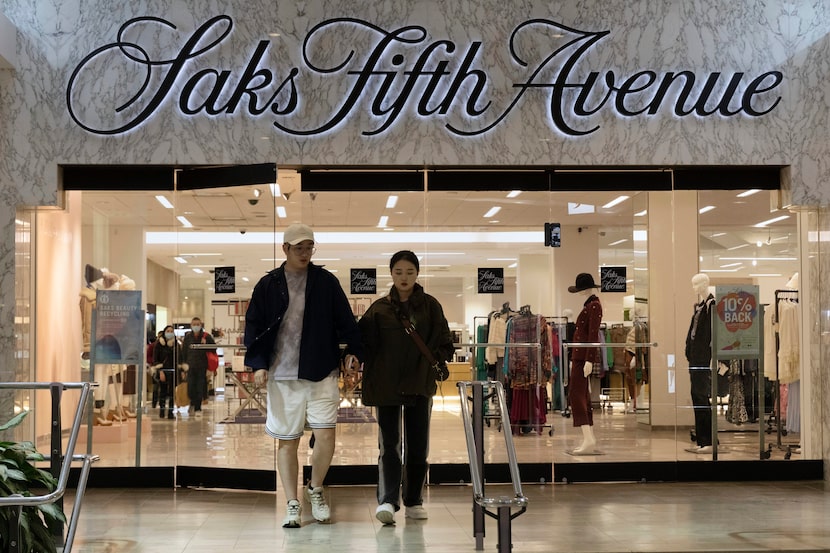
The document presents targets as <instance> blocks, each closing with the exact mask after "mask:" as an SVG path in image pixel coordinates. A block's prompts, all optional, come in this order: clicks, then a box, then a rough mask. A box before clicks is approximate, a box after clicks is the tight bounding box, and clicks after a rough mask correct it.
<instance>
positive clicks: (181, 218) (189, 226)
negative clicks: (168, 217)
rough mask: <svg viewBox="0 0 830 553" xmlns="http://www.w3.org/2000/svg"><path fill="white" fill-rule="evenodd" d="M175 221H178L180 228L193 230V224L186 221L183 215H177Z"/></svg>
mask: <svg viewBox="0 0 830 553" xmlns="http://www.w3.org/2000/svg"><path fill="white" fill-rule="evenodd" d="M176 219H178V220H179V222H180V223H181V224H182V226H183V227H185V228H193V223H191V222H190V221H188V220H187V217H185V216H184V215H179V216H178V217H176Z"/></svg>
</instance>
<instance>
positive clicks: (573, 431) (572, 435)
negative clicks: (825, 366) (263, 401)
mask: <svg viewBox="0 0 830 553" xmlns="http://www.w3.org/2000/svg"><path fill="white" fill-rule="evenodd" d="M454 393H455V391H454V389H453V390H452V391H450V390H446V391H445V396H443V397H441V396H436V399H435V403H434V409H433V419H432V427H431V429H430V444H431V445H430V462H431V463H433V464H435V463H467V462H468V457H467V451H466V448H465V442H464V431H463V426H462V423H461V409H460V400H459V399H458V396H456V395H454ZM233 395H234V392H233V391H231V390H229V392H228V394H227V395H225V394H224V393H220V394H219V395H217V396H215V397H212V398H211V400H210V401H209V402H208V403H207V404H206V406H205V412H204V416H203V417H201V418H199V419H196V418H195V417H193V416H189V415H188V414H187V410H186V409H180V410H177V412H176V420H166V419H163V420H160V419H159V418H158V412H157V410H153V409H150V408H149V407H148V408H147V410H146V411H145V414H144V415H143V421H142V424H141V427H142V432H141V434H140V437H141V439H140V446H139V447H138V448H137V447H136V438H135V435H136V433H137V430H136V428H137V423H136V421H135V420H134V419H133V420H130V421H128V422H125V423H124V424H123V426H124V428H121V429H120V432H121V434H119V435H118V436H116V437H115V438H114V439H109V435H111V434H113V433H117V432H119V428H118V426H119V423H116V424H115V425H114V427H112V428H107V429H101V428H98V427H96V428H95V430H94V432H95V434H94V436H93V443H94V447H93V453H95V454H97V455H99V456H100V457H101V461H100V462H99V463H98V464H96V466H109V467H113V466H135V465H136V464H137V461H136V450H138V452H139V454H140V460H139V461H138V464H140V465H142V466H173V465H177V464H178V465H189V466H206V467H208V466H209V467H229V468H245V469H260V470H274V467H275V458H276V457H275V456H276V448H275V443H274V440H273V439H271V438H269V437H268V436H266V435H265V433H264V430H263V428H264V425H263V424H247V423H243V424H239V423H229V422H228V421H230V420H233V417H232V415H233V413H234V412H235V411H236V410H237V409H238V407H239V406H240V400H238V399H235V398H234V397H233ZM608 405H609V406H610V407H611V408H610V409H596V410H595V412H594V429H595V434H596V437H597V447H598V449H599V450H600V451H601V452H602V454H601V455H594V456H586V457H574V456H572V455H569V454H568V453H567V452H568V450H570V449H573V448H574V447H576V446H577V445H579V444H580V443H581V440H582V434H581V431H580V429H578V428H574V427H573V422H572V420H571V419H570V418H565V417H563V416H561V414H560V413H559V412H558V411H556V412H552V413H548V414H547V422H546V425H547V426H545V427H543V428H541V429H540V430H541V431H540V432H537V431H533V432H531V433H529V434H527V435H516V436H514V443H515V448H516V452H517V458H518V461H519V462H520V463H574V462H576V463H595V462H620V461H675V460H683V461H692V460H701V461H705V460H711V459H712V455H711V454H710V455H696V454H694V453H689V452H688V451H686V449H687V448H690V447H693V446H694V444H693V443H692V442H691V440H690V427H689V426H682V425H681V426H678V427H677V428H674V427H668V428H666V427H663V428H652V427H649V426H648V425H647V424H644V423H643V422H644V421H647V420H648V416H647V415H646V414H643V413H640V414H629V413H626V412H625V406H624V405H623V404H621V403H609V404H608ZM683 409H684V408H683V407H680V408H678V409H677V412H678V418H680V417H682V416H683V415H684V413H683V412H682V410H683ZM368 412H369V413H370V411H368ZM718 412H719V415H718V421H719V422H718V425H719V428H720V429H721V432H719V442H720V449H719V452H718V455H719V458H720V459H723V460H754V459H759V454H760V451H761V450H762V449H764V450H768V449H769V447H770V445H772V446H773V447H772V450H771V452H770V453H771V458H772V459H783V458H784V457H785V455H786V454H787V447H786V446H787V445H788V444H792V445H795V444H798V441H799V437H798V435H797V434H789V435H787V436H785V437H784V438H782V439H781V446H780V447H779V443H778V442H779V439H778V436H777V433H776V432H772V433H766V432H764V434H763V436H760V435H759V432H758V423H754V424H744V425H741V426H736V425H732V424H730V423H729V422H727V421H726V417H725V414H724V410H723V409H719V410H718ZM492 414H493V412H492V411H490V415H492ZM488 422H490V426H489V427H488V428H485V452H486V454H485V459H484V461H485V462H486V463H504V462H507V453H506V450H505V447H504V436H503V434H502V433H501V431H500V425H499V424H498V420H497V419H495V418H493V419H488ZM764 428H765V429H766V425H764ZM551 430H552V431H553V432H551ZM761 439H763V442H764V443H763V446H762V445H761ZM307 444H308V440H303V441H302V442H301V446H300V454H301V459H302V460H303V461H304V462H306V464H308V462H309V460H310V451H309V449H308V447H307ZM45 445H46V447H48V444H45ZM799 451H800V450H798V449H791V450H790V455H791V458H793V459H797V458H800V454H799V453H798V452H799ZM793 452H794V453H793ZM377 453H378V449H377V427H376V425H375V424H373V423H355V422H346V423H341V424H339V425H338V429H337V445H336V453H335V458H334V461H333V464H334V465H344V466H349V465H374V464H376V463H377Z"/></svg>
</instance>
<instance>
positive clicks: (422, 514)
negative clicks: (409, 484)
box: [406, 505, 429, 520]
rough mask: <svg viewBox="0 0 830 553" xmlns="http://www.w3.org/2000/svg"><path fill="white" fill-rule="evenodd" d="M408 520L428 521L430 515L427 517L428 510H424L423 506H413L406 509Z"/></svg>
mask: <svg viewBox="0 0 830 553" xmlns="http://www.w3.org/2000/svg"><path fill="white" fill-rule="evenodd" d="M406 518H411V519H414V520H426V519H428V518H429V515H427V510H426V509H424V506H423V505H411V506H409V507H407V508H406Z"/></svg>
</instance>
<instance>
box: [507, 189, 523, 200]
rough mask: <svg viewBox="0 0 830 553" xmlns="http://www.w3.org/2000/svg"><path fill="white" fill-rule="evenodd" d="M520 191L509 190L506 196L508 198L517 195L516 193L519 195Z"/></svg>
mask: <svg viewBox="0 0 830 553" xmlns="http://www.w3.org/2000/svg"><path fill="white" fill-rule="evenodd" d="M521 193H522V191H521V190H511V191H510V192H509V193H508V194H507V197H508V198H515V197H516V196H518V195H519V194H521Z"/></svg>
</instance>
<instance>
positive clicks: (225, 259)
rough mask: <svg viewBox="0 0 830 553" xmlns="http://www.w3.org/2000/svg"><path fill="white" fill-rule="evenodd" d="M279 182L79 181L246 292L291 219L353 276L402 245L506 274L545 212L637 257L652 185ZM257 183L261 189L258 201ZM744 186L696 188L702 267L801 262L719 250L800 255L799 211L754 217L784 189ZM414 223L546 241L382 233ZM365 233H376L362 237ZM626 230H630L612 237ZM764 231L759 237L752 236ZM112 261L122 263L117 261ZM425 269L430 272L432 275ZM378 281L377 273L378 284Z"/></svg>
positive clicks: (167, 256) (295, 177)
mask: <svg viewBox="0 0 830 553" xmlns="http://www.w3.org/2000/svg"><path fill="white" fill-rule="evenodd" d="M278 182H279V185H280V189H281V192H282V194H283V195H282V196H278V197H276V198H274V197H273V196H272V194H271V192H270V189H269V187H268V186H267V185H263V186H243V187H233V188H211V189H204V190H194V191H182V192H176V193H166V194H165V196H166V197H167V198H168V199H169V200H170V201H171V202H172V203H173V204H174V206H175V208H174V209H166V208H164V207H163V206H162V205H161V204H160V203H159V202H158V201H157V200H156V199H155V194H154V193H149V192H120V191H119V192H91V191H87V192H84V193H83V213H84V224H88V225H89V224H93V221H95V224H100V223H101V221H102V220H109V221H111V222H112V224H118V225H136V226H140V227H143V228H144V229H145V230H146V231H147V232H148V233H150V232H174V233H176V237H175V238H174V240H173V243H170V244H167V245H148V246H147V250H146V251H147V256H148V258H149V259H150V260H152V261H153V262H155V263H158V264H159V265H161V266H163V267H166V268H168V269H171V270H174V271H177V272H178V273H179V274H180V275H181V277H182V281H181V287H182V288H183V289H191V288H205V289H208V288H211V286H212V284H211V283H212V275H211V274H210V272H209V271H210V269H212V268H213V267H216V266H233V267H236V277H237V296H239V297H245V296H247V295H248V294H249V293H250V288H252V286H253V284H254V283H255V282H256V280H257V279H258V278H259V277H260V276H261V275H263V274H264V273H265V272H267V271H268V270H270V269H271V268H273V267H274V266H275V265H278V264H279V263H280V262H281V258H282V252H281V249H280V246H279V244H276V245H275V244H274V237H275V233H280V232H281V231H282V229H284V228H285V227H286V226H287V225H289V224H291V223H293V222H304V223H306V224H309V225H311V226H312V227H313V228H314V230H315V232H316V233H318V237H317V242H318V246H317V253H316V255H315V260H316V261H318V262H319V263H323V264H325V265H326V266H327V267H328V268H329V269H333V270H336V271H337V272H338V276H340V277H341V279H343V280H344V281H345V280H347V279H348V270H349V268H358V267H361V268H365V267H373V266H380V267H385V266H386V263H388V259H389V256H390V254H391V253H392V252H394V251H396V250H398V249H402V248H409V249H413V250H415V251H417V252H419V253H421V252H425V253H426V256H425V259H424V260H423V261H422V271H421V273H422V276H425V277H426V278H435V279H444V278H450V277H460V276H470V275H471V274H475V268H477V267H493V266H504V267H505V268H506V269H505V276H507V277H510V276H512V275H514V274H515V272H513V270H512V269H510V268H508V266H509V265H510V263H511V262H510V261H492V260H493V259H494V258H499V259H504V258H516V257H517V256H518V255H519V254H522V253H540V252H542V253H543V252H545V251H546V250H545V247H544V245H543V243H542V239H543V236H544V234H543V228H544V223H545V222H558V223H561V224H562V225H563V240H567V232H568V229H569V227H583V229H585V230H586V231H588V232H597V233H599V245H600V263H601V264H602V263H604V262H607V263H609V264H613V265H622V264H626V263H627V262H628V261H624V262H620V260H621V259H629V258H630V261H631V262H633V248H632V240H631V237H632V230H633V226H634V225H635V224H637V225H640V224H644V223H645V218H644V217H635V215H634V214H635V213H636V212H637V211H638V210H639V209H642V207H641V206H643V205H645V201H646V194H644V193H637V192H618V191H615V192H550V193H549V192H522V193H521V194H519V195H518V196H517V197H515V198H507V197H506V195H507V192H503V191H498V192H493V191H475V192H438V191H433V192H429V193H424V192H404V193H398V194H397V196H398V198H399V199H398V203H397V205H396V206H395V207H394V208H393V209H387V208H386V202H387V198H388V196H389V194H388V193H383V192H319V193H309V192H303V191H302V187H301V182H300V175H299V174H298V173H296V172H295V171H292V170H287V169H280V170H279V172H278ZM517 187H518V186H517ZM255 189H256V190H259V191H260V192H261V195H260V197H259V198H258V200H256V201H255V197H254V190H255ZM632 190H636V182H632ZM741 191H742V190H735V191H701V192H700V193H699V194H698V205H699V206H700V207H703V206H706V205H713V206H715V209H713V210H712V211H709V212H707V213H703V214H701V215H700V216H699V222H700V223H699V224H700V237H701V239H700V249H701V252H700V253H701V255H702V256H703V261H702V263H701V267H702V268H709V269H720V267H721V266H722V265H728V264H730V263H738V262H740V263H743V265H742V267H738V266H732V267H728V268H727V269H729V270H732V269H735V268H736V267H738V269H737V271H736V272H734V273H728V274H726V276H741V277H743V276H747V277H748V276H749V274H750V273H775V272H780V273H784V274H786V273H792V272H793V271H794V270H796V269H794V267H796V266H797V265H796V263H795V262H793V261H775V260H770V261H759V262H758V265H756V266H754V267H753V266H752V265H751V264H750V263H749V262H748V261H746V262H741V261H731V260H728V261H721V260H720V259H719V256H720V257H758V256H760V257H770V258H776V257H778V258H782V257H795V256H796V253H797V252H796V247H795V245H796V244H797V239H796V238H797V237H796V232H795V231H796V223H795V217H794V216H793V215H790V217H789V218H788V219H786V220H784V221H781V222H777V223H774V224H771V225H770V226H769V227H767V228H755V227H753V225H755V224H757V223H759V222H761V221H764V220H767V219H770V218H772V217H774V216H776V215H781V214H782V212H781V211H778V212H776V213H773V214H771V213H770V211H771V205H772V202H771V199H772V198H774V197H777V193H775V192H769V191H762V192H759V193H757V194H754V195H751V196H748V197H745V198H740V197H737V194H738V193H740V192H741ZM621 194H625V195H629V196H631V198H630V199H628V200H626V201H624V202H622V203H620V204H618V205H616V206H615V207H612V208H610V209H603V208H602V207H601V206H603V205H604V204H606V203H608V202H609V201H611V200H613V199H614V198H616V197H617V196H619V195H621ZM569 203H573V204H582V205H586V204H587V205H593V206H595V208H596V211H595V213H593V214H579V215H574V214H569V212H568V204H569ZM277 206H282V207H284V208H285V211H286V215H287V216H286V217H285V218H284V219H283V218H279V217H277V216H276V215H275V208H276V207H277ZM493 206H500V207H501V211H499V212H498V213H497V214H496V215H495V216H493V217H492V218H490V219H485V218H484V217H483V215H484V214H485V212H487V211H488V210H489V209H490V208H491V207H493ZM783 214H785V215H786V214H788V213H787V212H783ZM178 215H184V216H185V217H186V218H187V219H188V220H189V221H190V222H191V223H192V224H193V225H194V226H193V228H190V229H187V228H184V227H183V226H182V225H181V223H179V221H177V219H176V216H178ZM381 215H387V216H388V217H389V220H388V227H389V229H394V230H382V229H378V228H377V224H378V221H379V219H380V217H381ZM407 231H409V232H413V231H414V232H422V231H428V232H429V233H435V232H461V231H464V232H479V233H482V232H483V233H488V234H490V233H493V232H496V231H533V232H538V236H539V241H538V242H536V243H522V244H507V243H501V242H496V243H492V242H486V241H485V240H482V239H481V238H480V237H481V235H476V236H475V237H474V238H472V239H470V238H469V237H464V238H463V240H462V241H461V242H449V243H438V242H437V238H436V237H435V235H433V236H432V237H430V238H429V239H424V238H420V241H416V242H415V243H412V242H407V243H405V244H401V243H397V244H396V243H391V242H390V241H387V237H395V236H396V235H398V236H399V235H400V233H402V232H407ZM203 232H225V233H230V234H226V235H224V237H225V238H226V239H229V243H225V244H219V243H216V242H214V241H211V242H208V243H201V244H186V243H185V242H186V240H187V238H190V237H192V236H194V235H196V233H203ZM331 232H361V233H372V234H371V235H363V236H361V237H358V238H354V240H355V241H353V242H351V243H341V242H340V241H338V243H326V238H325V237H326V236H330V235H328V234H327V233H331ZM262 233H265V234H262ZM217 236H218V235H217ZM276 236H277V237H278V235H276ZM368 239H377V241H378V243H367V240H368ZM623 239H627V241H625V242H621V243H619V244H616V245H611V244H612V243H614V242H617V241H619V240H623ZM330 242H331V240H330ZM759 242H760V243H761V246H758V245H757V244H758V243H759ZM735 248H737V249H735ZM208 254H209V255H208ZM175 256H183V257H184V258H185V259H186V260H187V264H180V263H178V262H176V261H175V260H174V257H175ZM275 259H276V261H275ZM436 265H438V266H436ZM194 268H198V269H202V270H203V271H204V273H203V274H196V273H195V272H194V271H193V269H194ZM112 269H113V270H116V271H117V268H114V267H113V268H112ZM720 270H724V269H720ZM385 274H386V271H384V270H383V269H379V270H378V276H379V277H381V276H385ZM430 274H432V275H435V276H434V277H429V276H428V275H430ZM245 278H247V279H248V281H247V282H245V281H244V279H245ZM433 282H435V281H433ZM382 285H383V283H382V282H381V283H380V284H379V286H382Z"/></svg>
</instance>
